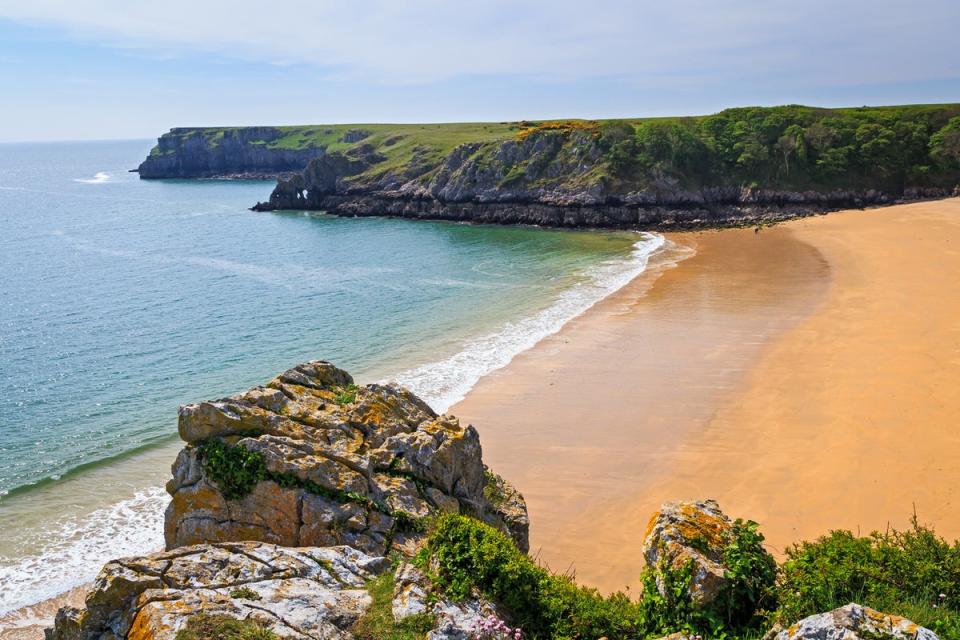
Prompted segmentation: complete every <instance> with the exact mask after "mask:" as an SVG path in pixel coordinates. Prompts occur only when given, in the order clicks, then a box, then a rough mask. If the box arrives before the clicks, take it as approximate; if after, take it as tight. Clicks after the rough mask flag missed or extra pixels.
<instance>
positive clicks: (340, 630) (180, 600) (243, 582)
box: [48, 542, 389, 640]
mask: <svg viewBox="0 0 960 640" xmlns="http://www.w3.org/2000/svg"><path fill="white" fill-rule="evenodd" d="M388 567H389V562H388V561H387V559H386V558H383V557H374V556H368V555H366V554H364V553H362V552H360V551H357V550H355V549H351V548H349V547H334V548H327V549H318V548H309V547H305V548H300V549H285V548H282V547H277V546H274V545H270V544H263V543H259V542H242V543H224V544H216V545H197V546H191V547H184V548H182V549H177V550H176V551H167V552H163V553H156V554H153V555H148V556H143V557H138V558H123V559H120V560H114V561H113V562H110V563H108V564H107V565H106V566H104V567H103V569H102V570H101V571H100V574H99V575H98V576H97V579H96V581H95V582H94V584H93V587H92V589H91V591H90V594H89V595H88V596H87V600H86V604H85V607H84V608H82V609H74V608H70V607H65V608H63V609H61V610H60V612H59V613H58V614H57V619H56V623H55V625H54V628H53V630H52V631H51V632H48V640H94V639H97V638H135V639H148V638H149V639H155V640H173V639H174V638H175V636H176V633H177V631H179V630H180V629H181V628H183V626H184V625H185V624H186V622H187V620H188V619H189V618H190V617H191V616H193V615H196V614H198V613H201V612H202V613H205V614H209V615H226V616H229V617H232V618H237V619H247V618H252V619H254V620H257V621H259V622H262V623H264V624H265V625H266V626H268V627H269V628H271V629H272V630H274V631H275V632H276V633H277V634H278V635H281V636H283V637H292V638H341V637H345V632H346V631H347V630H348V629H349V628H350V626H351V625H352V624H353V623H354V622H355V621H356V620H357V618H359V617H360V616H361V615H363V613H364V612H365V611H366V609H367V607H369V606H370V596H369V595H368V594H367V592H366V591H365V589H364V585H365V583H366V581H367V580H369V579H370V578H372V577H374V576H375V575H377V574H378V573H381V572H383V571H385V570H386V569H387V568H388Z"/></svg>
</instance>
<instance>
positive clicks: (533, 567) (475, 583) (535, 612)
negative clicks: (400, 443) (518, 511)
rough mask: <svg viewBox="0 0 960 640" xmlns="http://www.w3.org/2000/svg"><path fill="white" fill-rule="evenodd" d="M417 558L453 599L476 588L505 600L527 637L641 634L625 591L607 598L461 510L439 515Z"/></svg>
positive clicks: (611, 637) (632, 635) (596, 636)
mask: <svg viewBox="0 0 960 640" xmlns="http://www.w3.org/2000/svg"><path fill="white" fill-rule="evenodd" d="M419 563H420V565H421V566H422V567H424V568H429V570H431V572H432V577H433V579H434V580H435V582H436V583H437V584H438V585H440V587H441V588H443V589H444V591H445V593H446V594H447V595H448V596H449V597H451V598H454V599H463V598H466V597H467V596H469V595H470V593H471V590H472V589H474V588H476V589H478V590H479V591H480V592H482V593H483V594H484V595H486V596H487V597H488V598H490V599H492V600H494V601H497V602H499V603H501V604H502V605H504V607H506V609H507V610H508V611H509V612H510V613H511V621H512V623H513V624H514V625H517V626H520V627H522V628H523V630H524V635H525V636H526V637H528V638H600V637H603V636H606V637H607V638H610V639H611V640H613V639H615V638H626V637H636V636H638V635H640V633H639V631H640V626H639V625H638V620H637V614H638V608H637V605H636V603H633V602H631V601H630V600H629V598H627V597H626V596H625V595H623V594H622V593H618V594H614V595H612V596H609V597H606V598H605V597H603V596H601V595H600V593H599V592H597V591H596V590H595V589H588V588H586V587H580V586H578V585H576V584H575V583H574V582H573V580H571V579H570V578H569V577H567V576H558V575H554V574H552V573H550V572H549V571H547V570H546V569H544V568H543V567H541V566H539V565H537V564H536V563H535V562H534V561H533V560H531V559H530V558H529V557H528V556H527V555H526V554H524V553H522V552H521V551H520V550H519V549H517V547H516V546H515V545H514V544H513V541H511V540H510V538H508V537H507V536H506V535H504V534H502V533H501V532H499V531H497V530H496V529H494V528H493V527H490V526H488V525H486V524H483V523H481V522H478V521H476V520H473V519H471V518H467V517H464V516H457V515H445V516H442V517H440V518H438V519H437V520H436V521H435V522H434V524H433V528H432V530H431V533H430V536H429V538H428V541H427V545H426V546H425V548H424V549H423V551H422V552H421V554H420V556H419Z"/></svg>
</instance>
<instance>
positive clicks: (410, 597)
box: [392, 563, 503, 640]
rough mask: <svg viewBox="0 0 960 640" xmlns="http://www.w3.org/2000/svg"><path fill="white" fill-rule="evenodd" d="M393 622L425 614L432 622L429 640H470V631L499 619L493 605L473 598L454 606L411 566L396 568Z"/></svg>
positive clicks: (455, 603) (498, 613)
mask: <svg viewBox="0 0 960 640" xmlns="http://www.w3.org/2000/svg"><path fill="white" fill-rule="evenodd" d="M392 605H393V617H394V620H397V621H401V620H403V619H405V618H408V617H410V616H414V615H421V614H427V615H430V616H432V618H433V620H434V625H435V627H434V629H433V630H431V631H430V632H429V633H428V634H427V639H428V640H469V639H470V638H473V637H475V636H474V634H471V633H470V630H471V629H473V628H475V627H476V626H477V624H478V623H479V622H480V621H481V620H482V619H483V618H486V617H488V616H496V617H498V618H499V617H502V615H503V614H502V613H501V612H500V611H499V610H498V609H497V607H496V605H494V604H493V603H491V602H490V601H488V600H486V599H485V598H483V597H481V596H479V595H477V594H474V596H473V597H472V598H469V599H468V600H466V601H465V602H453V601H451V600H449V599H447V598H444V597H443V595H442V594H441V593H440V592H439V591H437V590H436V589H435V588H434V586H433V585H432V584H431V583H430V581H429V579H427V577H426V576H425V575H424V574H423V572H421V571H420V570H419V569H417V568H416V567H414V566H413V565H411V564H407V563H403V564H401V565H400V566H399V567H398V568H397V572H396V588H395V591H394V598H393V602H392Z"/></svg>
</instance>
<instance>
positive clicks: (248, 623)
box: [176, 613, 280, 640]
mask: <svg viewBox="0 0 960 640" xmlns="http://www.w3.org/2000/svg"><path fill="white" fill-rule="evenodd" d="M279 638H280V637H279V636H278V635H277V634H275V633H274V632H273V631H271V630H270V628H269V627H267V626H266V625H265V624H263V623H262V622H258V621H256V620H251V619H249V618H248V619H246V620H237V619H236V618H231V617H230V616H224V615H210V614H207V613H199V614H197V615H194V616H191V617H190V619H188V620H187V624H186V625H185V626H184V627H183V628H182V629H180V631H178V632H177V636H176V640H279Z"/></svg>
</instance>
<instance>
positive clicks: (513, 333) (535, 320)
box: [392, 233, 667, 412]
mask: <svg viewBox="0 0 960 640" xmlns="http://www.w3.org/2000/svg"><path fill="white" fill-rule="evenodd" d="M640 236H641V239H640V240H639V241H637V243H636V244H634V246H633V252H632V253H631V255H630V256H629V257H627V258H626V259H620V260H611V261H608V262H605V263H603V264H601V265H599V266H597V267H595V268H593V269H591V270H590V272H588V273H587V274H585V275H586V276H587V277H586V279H585V281H584V282H581V283H580V284H578V285H576V286H574V287H572V288H570V289H567V290H566V291H564V292H562V293H561V294H560V295H559V297H558V298H557V299H556V300H555V301H554V302H553V304H551V305H550V306H549V307H547V308H546V309H544V310H543V311H541V312H539V313H537V314H536V315H533V316H530V317H528V318H523V319H522V320H518V321H516V322H509V323H507V324H506V325H504V326H503V327H502V328H501V329H499V330H498V331H496V332H494V333H491V334H488V335H485V336H482V337H480V338H476V339H473V340H470V341H469V342H467V343H466V344H465V345H463V348H462V349H461V350H460V351H459V352H457V353H456V354H454V355H452V356H450V357H449V358H446V359H444V360H440V361H438V362H431V363H429V364H425V365H422V366H419V367H416V368H413V369H409V370H407V371H404V372H403V373H400V374H398V375H397V376H395V377H394V378H393V380H392V381H393V382H397V383H399V384H401V385H403V386H405V387H407V388H408V389H410V390H411V391H413V392H414V393H416V394H417V395H419V396H420V397H421V398H423V399H424V400H426V401H427V403H428V404H429V405H430V406H431V407H433V408H434V410H435V411H439V412H444V411H446V410H447V409H449V408H450V407H451V406H453V405H454V404H456V403H457V402H459V401H460V400H463V398H464V397H466V395H467V392H468V391H470V389H472V388H473V386H474V385H475V384H476V383H477V382H478V381H479V380H480V378H482V377H483V376H485V375H487V374H489V373H491V372H493V371H496V370H497V369H500V368H502V367H505V366H507V365H508V364H509V363H510V361H511V360H513V358H514V357H516V356H517V355H518V354H520V353H522V352H524V351H526V350H528V349H530V348H532V347H533V346H534V345H536V344H537V343H538V342H540V341H541V340H543V339H544V338H546V337H547V336H550V335H553V334H555V333H557V332H558V331H560V329H561V328H562V327H563V325H565V324H566V323H567V322H569V321H570V320H572V319H573V318H576V317H577V316H579V315H580V314H582V313H583V312H584V311H586V310H587V309H589V308H590V307H592V306H593V305H595V304H596V303H598V302H600V301H601V300H603V299H604V298H606V297H607V296H609V295H610V294H612V293H614V292H615V291H617V290H618V289H620V288H621V287H623V286H624V285H626V284H627V283H628V282H630V281H631V280H633V279H634V278H635V277H637V276H638V275H640V274H641V273H643V271H644V270H645V269H646V268H647V263H648V261H649V260H650V256H652V255H654V254H655V253H657V252H658V251H660V250H662V249H663V248H664V247H665V246H667V240H666V238H664V237H663V236H662V235H660V234H652V233H641V234H640Z"/></svg>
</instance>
